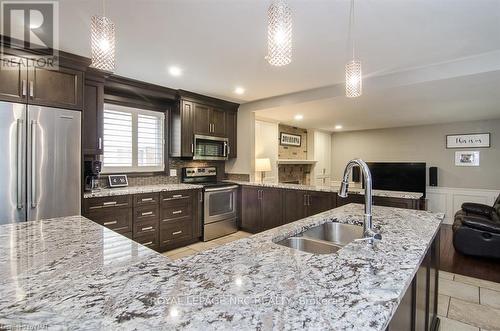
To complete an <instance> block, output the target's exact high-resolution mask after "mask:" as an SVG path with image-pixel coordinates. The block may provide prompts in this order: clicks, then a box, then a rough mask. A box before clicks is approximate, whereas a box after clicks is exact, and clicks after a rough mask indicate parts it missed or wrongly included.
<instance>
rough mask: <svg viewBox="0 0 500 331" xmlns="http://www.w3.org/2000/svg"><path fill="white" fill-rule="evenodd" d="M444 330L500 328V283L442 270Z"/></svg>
mask: <svg viewBox="0 0 500 331" xmlns="http://www.w3.org/2000/svg"><path fill="white" fill-rule="evenodd" d="M439 276H440V279H439V298H438V315H440V316H439V317H440V319H441V328H440V330H441V331H469V330H470V331H493V330H500V283H494V282H490V281H486V280H481V279H477V278H472V277H467V276H462V275H456V274H452V273H449V272H445V271H440V272H439Z"/></svg>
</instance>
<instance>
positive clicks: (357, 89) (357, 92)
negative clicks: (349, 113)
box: [345, 0, 363, 98]
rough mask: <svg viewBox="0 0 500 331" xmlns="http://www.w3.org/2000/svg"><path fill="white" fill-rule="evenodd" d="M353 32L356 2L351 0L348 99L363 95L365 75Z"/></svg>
mask: <svg viewBox="0 0 500 331" xmlns="http://www.w3.org/2000/svg"><path fill="white" fill-rule="evenodd" d="M353 30H354V0H351V10H350V16H349V40H350V42H351V46H352V59H351V61H349V62H348V63H347V64H346V66H345V95H346V97H348V98H356V97H359V96H361V94H363V75H362V70H361V61H360V60H359V59H356V54H355V47H354V46H355V43H354V37H353Z"/></svg>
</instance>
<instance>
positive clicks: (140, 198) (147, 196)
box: [134, 193, 160, 207]
mask: <svg viewBox="0 0 500 331" xmlns="http://www.w3.org/2000/svg"><path fill="white" fill-rule="evenodd" d="M159 200H160V194H159V193H143V194H135V195H134V207H138V206H144V205H155V204H158V203H159Z"/></svg>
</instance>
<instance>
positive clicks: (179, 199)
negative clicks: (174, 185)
mask: <svg viewBox="0 0 500 331" xmlns="http://www.w3.org/2000/svg"><path fill="white" fill-rule="evenodd" d="M200 204H201V190H184V191H169V192H162V193H161V194H160V239H159V240H160V243H159V244H160V248H159V249H160V251H162V252H163V251H167V250H170V249H174V248H177V247H180V246H184V245H187V244H189V243H192V242H195V241H198V240H199V237H201V233H202V224H201V207H200Z"/></svg>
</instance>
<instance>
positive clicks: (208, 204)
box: [203, 185, 238, 224]
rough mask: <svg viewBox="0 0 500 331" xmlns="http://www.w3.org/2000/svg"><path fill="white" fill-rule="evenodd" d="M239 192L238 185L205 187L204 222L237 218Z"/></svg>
mask: <svg viewBox="0 0 500 331" xmlns="http://www.w3.org/2000/svg"><path fill="white" fill-rule="evenodd" d="M237 192H238V186H237V185H233V186H226V187H215V188H207V189H205V203H204V214H203V216H204V217H203V223H204V224H209V223H213V222H217V221H222V220H227V219H231V218H236V217H237V208H236V206H237V201H236V200H237V195H236V193H237Z"/></svg>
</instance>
